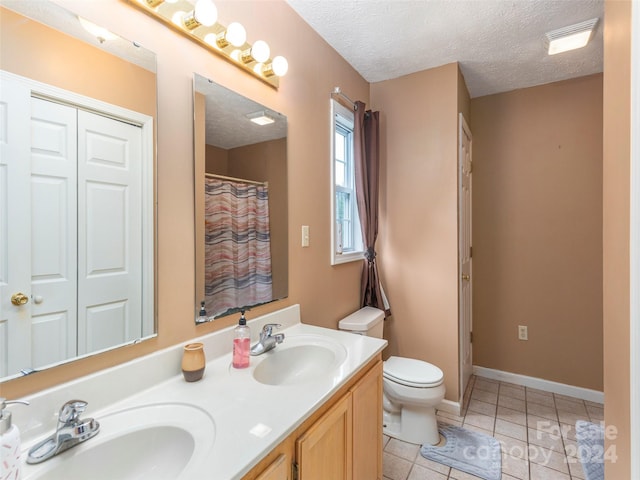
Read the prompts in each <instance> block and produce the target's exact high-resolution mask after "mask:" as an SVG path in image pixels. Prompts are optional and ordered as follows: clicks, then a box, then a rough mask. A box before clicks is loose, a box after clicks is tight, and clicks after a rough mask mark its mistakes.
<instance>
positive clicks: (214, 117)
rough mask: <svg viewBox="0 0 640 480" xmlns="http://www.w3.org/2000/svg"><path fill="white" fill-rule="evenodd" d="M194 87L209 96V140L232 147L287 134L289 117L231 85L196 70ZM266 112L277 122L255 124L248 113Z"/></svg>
mask: <svg viewBox="0 0 640 480" xmlns="http://www.w3.org/2000/svg"><path fill="white" fill-rule="evenodd" d="M194 88H195V91H196V92H198V93H201V94H203V95H204V96H205V98H206V100H205V102H206V115H205V116H206V122H205V125H206V126H205V128H206V133H205V136H206V143H207V145H214V146H216V147H220V148H224V149H225V150H229V149H231V148H236V147H242V146H245V145H253V144H254V143H260V142H266V141H269V140H275V139H278V138H284V137H286V136H287V117H285V116H284V115H282V114H280V113H278V112H274V111H273V110H270V109H268V108H266V107H264V106H263V105H261V104H259V103H257V102H254V101H253V100H251V99H249V98H247V97H243V96H242V95H239V94H237V93H235V92H233V91H231V90H229V89H228V88H225V87H223V86H222V85H218V84H217V83H215V82H212V81H211V80H209V79H207V78H205V77H203V76H202V75H198V74H197V73H196V74H194ZM262 111H264V112H266V113H268V114H269V116H271V117H272V118H273V119H274V120H275V122H274V123H271V124H269V125H262V126H260V125H256V124H255V123H253V122H251V121H250V120H249V119H248V118H247V115H248V114H250V113H256V112H262Z"/></svg>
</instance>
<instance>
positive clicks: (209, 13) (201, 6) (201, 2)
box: [193, 0, 218, 27]
mask: <svg viewBox="0 0 640 480" xmlns="http://www.w3.org/2000/svg"><path fill="white" fill-rule="evenodd" d="M193 13H194V16H195V18H196V20H197V21H198V23H199V24H200V25H204V26H205V27H210V26H211V25H213V24H214V23H216V20H218V9H217V8H216V6H215V4H214V3H213V2H212V1H211V0H198V1H197V2H196V7H195V9H194V10H193Z"/></svg>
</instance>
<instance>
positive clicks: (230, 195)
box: [205, 178, 272, 315]
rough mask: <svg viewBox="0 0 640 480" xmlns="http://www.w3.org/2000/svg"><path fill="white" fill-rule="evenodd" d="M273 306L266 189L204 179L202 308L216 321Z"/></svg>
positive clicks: (264, 187)
mask: <svg viewBox="0 0 640 480" xmlns="http://www.w3.org/2000/svg"><path fill="white" fill-rule="evenodd" d="M271 300H272V277H271V240H270V234H269V193H268V187H267V185H266V184H265V185H254V184H248V183H240V182H232V181H228V180H221V179H217V178H206V179H205V308H206V309H207V313H208V315H220V314H222V313H224V312H227V311H228V310H231V309H235V308H238V307H249V306H253V305H259V304H261V303H265V302H269V301H271Z"/></svg>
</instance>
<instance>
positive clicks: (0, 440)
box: [0, 397, 29, 480]
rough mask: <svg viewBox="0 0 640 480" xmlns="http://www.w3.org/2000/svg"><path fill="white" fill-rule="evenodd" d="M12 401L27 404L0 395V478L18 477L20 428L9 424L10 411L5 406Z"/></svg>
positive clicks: (3, 479) (2, 479)
mask: <svg viewBox="0 0 640 480" xmlns="http://www.w3.org/2000/svg"><path fill="white" fill-rule="evenodd" d="M12 403H22V404H23V405H29V402H25V401H24V400H7V399H6V398H3V397H0V445H2V449H1V450H2V456H1V458H0V464H1V465H2V467H3V468H2V475H1V476H0V480H8V479H13V478H20V430H18V426H17V425H12V424H11V412H10V411H9V410H6V411H5V407H6V406H7V405H10V404H12Z"/></svg>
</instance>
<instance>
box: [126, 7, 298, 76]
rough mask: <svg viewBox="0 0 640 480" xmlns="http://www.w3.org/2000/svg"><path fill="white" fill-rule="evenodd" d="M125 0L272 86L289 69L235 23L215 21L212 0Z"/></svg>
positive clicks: (214, 9) (282, 59)
mask: <svg viewBox="0 0 640 480" xmlns="http://www.w3.org/2000/svg"><path fill="white" fill-rule="evenodd" d="M129 2H130V3H132V4H133V5H134V6H136V7H138V8H140V9H142V10H143V11H145V12H146V13H147V14H149V15H151V16H152V17H154V18H155V19H156V20H160V21H161V22H163V23H165V24H166V25H168V26H170V27H171V28H173V29H175V30H178V31H179V32H180V33H182V34H183V35H185V36H187V37H189V38H190V39H192V40H194V41H195V42H197V43H199V44H200V45H202V46H203V47H205V48H207V49H208V50H210V51H213V52H215V53H216V54H218V55H220V56H221V57H223V58H224V59H226V60H227V61H229V62H231V63H233V64H234V65H236V66H237V67H238V68H241V69H243V70H245V71H246V72H249V73H251V74H252V75H254V76H256V77H258V78H259V79H260V80H262V81H263V82H265V83H267V84H269V85H271V86H272V87H274V88H278V87H279V85H280V77H282V76H284V75H285V74H286V73H287V70H288V69H289V64H288V63H287V60H286V59H285V58H284V57H283V56H280V55H278V56H276V57H274V58H273V59H271V58H270V55H271V52H270V49H269V46H268V45H267V43H266V42H265V41H263V40H258V41H256V42H254V43H253V44H251V43H247V41H246V38H247V34H246V31H245V29H244V27H243V26H242V25H240V24H239V23H237V22H233V23H231V24H230V25H229V26H228V27H225V26H224V25H222V24H220V23H218V22H217V9H216V7H215V5H214V3H213V0H197V1H196V2H195V3H194V2H193V0H129Z"/></svg>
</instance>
